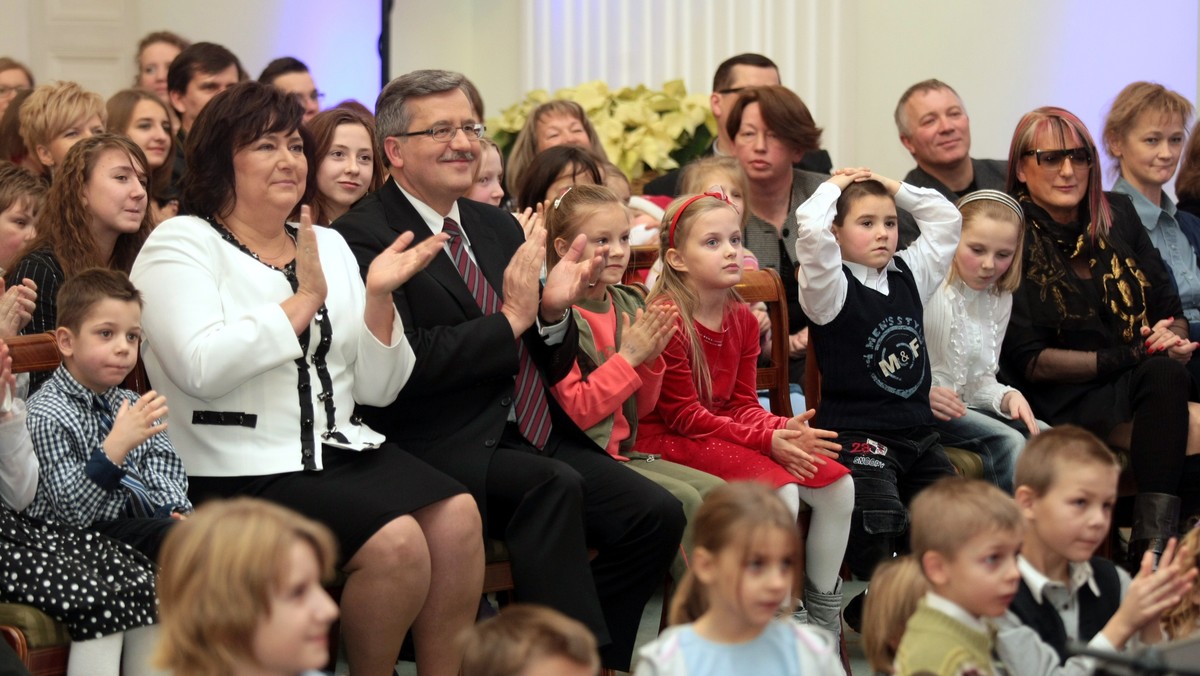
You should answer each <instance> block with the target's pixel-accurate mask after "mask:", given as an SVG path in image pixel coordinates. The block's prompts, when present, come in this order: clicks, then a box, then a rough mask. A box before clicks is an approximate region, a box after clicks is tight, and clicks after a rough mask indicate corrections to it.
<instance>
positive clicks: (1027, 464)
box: [1013, 425, 1121, 496]
mask: <svg viewBox="0 0 1200 676" xmlns="http://www.w3.org/2000/svg"><path fill="white" fill-rule="evenodd" d="M1086 464H1094V465H1103V466H1107V467H1112V468H1113V469H1116V470H1118V471H1120V469H1121V461H1120V460H1118V459H1117V456H1116V455H1115V454H1114V453H1113V452H1112V451H1111V450H1110V449H1109V448H1108V446H1107V445H1105V443H1104V442H1103V441H1101V440H1100V438H1099V437H1097V436H1096V435H1095V434H1092V433H1091V432H1089V431H1087V430H1085V429H1083V428H1082V427H1076V426H1075V425H1055V426H1054V427H1053V428H1051V429H1049V430H1046V431H1045V432H1041V433H1039V434H1038V435H1036V436H1034V437H1033V438H1032V439H1030V440H1029V442H1028V443H1026V444H1025V450H1023V451H1021V454H1020V455H1019V456H1017V467H1016V470H1015V471H1014V476H1013V486H1016V487H1021V486H1026V487H1028V488H1029V489H1030V490H1032V491H1033V492H1034V494H1035V495H1039V496H1040V495H1045V494H1046V493H1047V492H1048V491H1049V490H1050V489H1051V488H1052V487H1053V486H1054V482H1055V481H1057V480H1058V473H1059V472H1061V471H1064V470H1067V469H1077V468H1079V467H1082V466H1083V465H1086Z"/></svg>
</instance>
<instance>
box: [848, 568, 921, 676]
mask: <svg viewBox="0 0 1200 676" xmlns="http://www.w3.org/2000/svg"><path fill="white" fill-rule="evenodd" d="M927 591H929V582H928V581H927V580H926V579H925V574H924V573H922V572H921V566H920V565H918V564H917V562H916V560H915V559H914V558H913V557H912V555H911V554H906V555H904V556H897V557H896V558H894V559H888V560H886V561H884V562H882V563H880V564H879V565H878V566H876V567H875V572H874V573H872V574H871V593H870V594H867V597H866V601H865V602H863V619H862V649H863V656H864V657H866V658H867V664H869V665H870V666H871V671H873V672H875V673H876V674H891V673H893V668H894V666H895V662H896V649H897V648H899V647H900V639H901V638H902V637H903V636H904V626H905V625H906V624H908V618H910V617H912V614H913V613H915V612H916V611H917V604H918V603H919V602H920V601H921V599H923V598H925V592H927Z"/></svg>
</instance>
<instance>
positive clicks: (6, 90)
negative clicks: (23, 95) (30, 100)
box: [0, 85, 29, 99]
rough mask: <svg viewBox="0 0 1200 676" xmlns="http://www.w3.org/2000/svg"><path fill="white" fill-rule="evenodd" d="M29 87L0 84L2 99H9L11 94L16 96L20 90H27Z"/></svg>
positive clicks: (0, 97) (0, 96)
mask: <svg viewBox="0 0 1200 676" xmlns="http://www.w3.org/2000/svg"><path fill="white" fill-rule="evenodd" d="M27 91H29V87H22V86H19V85H18V86H16V87H10V86H8V85H0V99H7V98H8V97H10V96H15V95H16V94H17V93H18V92H27Z"/></svg>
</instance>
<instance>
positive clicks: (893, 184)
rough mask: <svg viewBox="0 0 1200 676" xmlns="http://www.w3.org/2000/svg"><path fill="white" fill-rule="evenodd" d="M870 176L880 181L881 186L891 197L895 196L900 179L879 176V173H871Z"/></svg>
mask: <svg viewBox="0 0 1200 676" xmlns="http://www.w3.org/2000/svg"><path fill="white" fill-rule="evenodd" d="M871 178H873V179H875V180H876V181H879V182H880V183H882V184H883V187H884V188H885V189H886V190H887V191H888V194H889V195H891V196H892V197H895V196H896V193H898V192H900V181H897V180H896V179H894V178H888V177H887V176H880V175H879V174H871Z"/></svg>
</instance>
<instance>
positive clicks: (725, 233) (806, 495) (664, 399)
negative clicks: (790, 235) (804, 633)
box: [635, 193, 854, 635]
mask: <svg viewBox="0 0 1200 676" xmlns="http://www.w3.org/2000/svg"><path fill="white" fill-rule="evenodd" d="M740 220H741V217H740V216H739V215H738V212H737V210H735V209H734V208H733V206H732V205H730V204H729V202H728V201H727V200H726V199H725V197H724V195H723V194H720V193H705V194H703V195H693V196H690V197H682V198H680V199H677V200H675V202H673V203H672V204H671V206H670V208H668V209H667V213H666V216H665V217H664V218H663V227H662V228H661V233H660V243H659V244H660V246H659V251H660V257H661V258H662V259H663V261H664V263H665V265H664V267H663V274H662V276H661V277H659V279H658V282H657V283H656V284H655V288H654V291H653V292H651V294H650V304H651V305H652V306H653V305H654V304H656V303H658V304H665V305H667V306H670V307H674V308H676V309H677V310H678V312H679V315H680V319H679V325H680V330H679V332H678V333H676V334H675V335H674V336H673V337H672V338H671V341H670V342H669V343H668V344H667V347H666V349H665V350H664V351H663V359H664V360H665V362H666V373H665V374H664V376H663V385H662V391H661V392H660V394H659V398H658V404H657V406H656V407H655V409H654V410H653V411H651V412H650V413H649V414H647V415H646V416H644V417H643V418H642V420H641V423H640V432H639V435H638V439H637V442H636V444H635V447H636V448H637V450H639V451H642V452H644V453H654V454H659V453H661V454H662V456H663V457H664V458H666V459H667V460H671V461H673V462H678V463H680V464H684V465H688V466H689V467H694V468H696V469H699V470H702V471H704V472H708V473H710V474H715V475H716V476H719V477H721V478H722V479H725V480H727V481H732V480H737V479H753V480H756V481H759V482H762V483H765V484H767V485H768V486H770V487H771V488H773V489H775V490H776V491H777V493H778V494H779V496H780V497H781V498H783V501H784V503H785V504H786V505H787V506H788V508H789V511H790V512H791V514H792V517H793V520H794V519H795V518H796V517H797V515H798V513H799V509H800V503H801V501H803V502H805V503H807V504H808V505H809V506H810V507H812V511H813V515H812V528H811V530H810V531H809V534H808V539H807V544H806V555H807V556H806V564H807V577H808V579H807V580H806V585H805V586H806V589H805V606H806V608H807V610H808V615H809V619H810V621H812V622H813V623H814V624H816V625H818V626H820V627H822V628H825V629H828V630H829V631H830V632H833V633H834V634H835V635H836V634H837V632H839V631H840V629H841V620H840V617H839V613H840V611H841V584H840V578H839V576H838V571H839V569H840V567H841V564H842V556H843V554H844V553H845V549H846V538H847V533H848V531H849V526H850V516H851V512H852V509H853V504H854V487H853V485H852V482H851V480H850V478H849V476H848V475H847V474H848V470H847V469H846V468H845V467H843V466H841V465H839V464H838V463H836V462H832V461H831V460H830V458H833V457H836V456H837V453H836V451H837V450H838V448H839V447H838V445H837V444H835V443H833V442H832V441H829V439H830V438H831V437H833V436H834V435H833V433H831V432H826V431H823V430H817V429H812V428H810V427H809V426H808V424H807V420H808V419H809V418H810V417H811V416H812V411H809V412H807V413H805V414H803V415H800V416H796V417H794V418H785V417H783V416H778V415H773V414H771V413H770V412H768V411H766V410H764V409H763V407H762V405H760V404H759V402H758V398H757V396H756V394H755V389H754V385H755V377H756V373H757V369H756V361H757V359H758V352H759V343H758V322H757V321H756V320H755V318H754V316H753V315H752V314H751V313H750V310H749V309H748V308H747V307H746V304H745V303H744V302H741V300H740V299H739V298H738V295H737V292H736V291H735V290H734V288H733V287H734V286H736V285H737V283H738V282H740V281H741V279H742V230H741V223H740Z"/></svg>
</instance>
